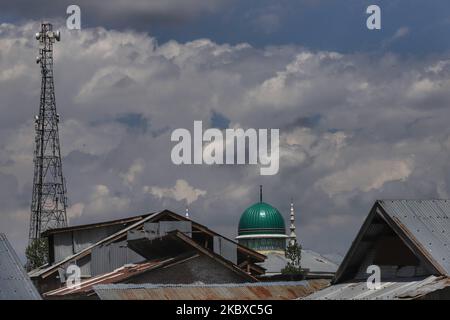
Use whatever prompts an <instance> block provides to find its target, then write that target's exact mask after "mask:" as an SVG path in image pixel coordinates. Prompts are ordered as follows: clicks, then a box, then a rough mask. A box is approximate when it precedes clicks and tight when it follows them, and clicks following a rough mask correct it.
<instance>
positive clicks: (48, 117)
mask: <svg viewBox="0 0 450 320" xmlns="http://www.w3.org/2000/svg"><path fill="white" fill-rule="evenodd" d="M36 39H37V40H38V41H39V56H38V57H37V58H36V62H37V63H38V64H40V67H41V75H42V80H41V98H40V106H39V115H38V116H36V117H35V130H36V141H35V143H36V145H35V151H34V178H33V196H32V201H31V218H30V234H29V241H30V242H31V241H32V240H33V239H37V238H40V237H41V232H44V231H45V230H48V229H51V228H59V227H66V226H67V215H66V206H67V198H66V184H65V180H64V176H63V174H62V165H61V152H60V146H59V133H58V122H59V115H58V114H57V113H56V104H55V88H54V83H53V44H54V43H55V41H60V33H59V31H56V32H55V31H53V27H52V25H51V24H50V23H42V24H41V31H40V32H38V33H36Z"/></svg>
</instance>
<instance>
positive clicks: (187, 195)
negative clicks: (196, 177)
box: [143, 179, 206, 204]
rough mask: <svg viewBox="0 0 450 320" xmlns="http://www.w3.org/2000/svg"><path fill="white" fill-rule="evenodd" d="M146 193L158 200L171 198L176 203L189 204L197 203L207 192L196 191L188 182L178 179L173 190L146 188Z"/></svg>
mask: <svg viewBox="0 0 450 320" xmlns="http://www.w3.org/2000/svg"><path fill="white" fill-rule="evenodd" d="M143 190H144V192H148V193H150V194H151V195H153V196H155V197H157V198H160V199H161V198H171V199H174V200H176V201H181V200H185V201H186V203H187V204H191V203H193V202H194V201H196V200H197V199H198V198H199V197H200V196H205V195H206V190H201V189H196V188H194V187H192V186H191V185H189V183H188V182H187V181H186V180H182V179H178V180H177V181H176V183H175V186H173V187H172V188H161V187H155V186H152V187H149V186H145V187H144V189H143Z"/></svg>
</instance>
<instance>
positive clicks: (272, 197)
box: [0, 0, 450, 257]
mask: <svg viewBox="0 0 450 320" xmlns="http://www.w3.org/2000/svg"><path fill="white" fill-rule="evenodd" d="M68 4H72V1H70V2H69V1H58V2H57V4H56V3H53V2H51V1H39V2H36V1H34V2H31V1H23V0H18V1H4V0H1V1H0V5H1V8H2V11H1V13H0V23H1V24H0V97H1V102H0V111H1V117H0V232H4V233H6V234H7V236H8V237H9V239H10V240H11V241H12V243H13V245H14V247H15V248H16V250H17V251H18V252H19V254H20V255H21V256H22V257H23V251H24V248H25V246H26V244H27V241H28V240H27V236H28V223H29V215H30V201H31V190H32V176H33V163H32V160H33V159H32V156H33V147H34V145H33V143H34V125H33V117H34V115H35V114H36V113H37V112H38V107H39V89H40V71H39V67H38V65H36V63H35V56H36V54H37V51H38V47H37V42H36V41H35V39H34V33H35V32H36V31H37V30H38V24H39V21H41V20H42V19H44V18H45V19H48V20H50V21H51V22H53V23H54V25H55V27H57V28H60V29H61V32H62V41H61V42H60V43H57V45H56V46H55V81H56V101H57V108H58V112H59V113H60V115H61V125H60V136H61V147H62V153H63V171H64V174H65V176H66V179H67V187H68V198H69V205H70V208H69V210H68V215H69V222H70V224H71V225H74V224H80V223H90V222H97V221H102V220H107V219H114V218H119V217H125V216H132V215H137V214H141V213H145V212H153V211H157V210H160V209H163V208H169V209H172V210H174V211H176V212H179V213H183V212H184V208H185V206H186V204H188V205H189V207H190V213H191V217H192V218H193V219H195V220H198V221H199V222H201V223H203V224H205V225H208V226H210V227H211V228H213V229H215V230H217V231H219V232H222V233H223V234H225V235H227V236H230V237H234V236H235V235H236V233H237V230H236V228H237V223H238V220H239V217H240V214H241V212H242V211H243V210H244V209H245V208H246V207H247V206H249V205H250V204H252V203H254V202H256V201H257V200H258V185H259V184H263V185H264V200H265V201H267V202H269V203H271V204H272V205H274V206H275V207H277V208H278V209H279V210H280V211H281V212H282V213H283V214H284V216H285V217H288V210H289V201H290V199H291V198H293V199H294V202H295V207H296V212H297V234H298V236H299V238H300V239H301V242H302V244H303V245H304V247H306V248H310V249H313V250H316V251H319V252H321V253H339V254H344V253H345V252H346V250H347V248H348V246H349V245H350V243H351V241H352V240H353V238H354V236H355V234H356V232H357V231H358V229H359V227H360V225H361V223H362V221H363V219H364V218H365V216H366V215H367V213H368V212H369V210H370V208H371V206H372V205H373V203H374V201H375V200H376V199H380V198H390V199H392V198H448V197H449V192H450V175H449V170H450V161H449V160H450V159H449V158H450V157H449V154H450V126H449V125H448V119H449V118H450V110H449V108H448V102H449V101H450V100H449V99H450V59H449V49H450V40H449V39H450V15H449V12H450V3H448V1H445V0H442V1H441V0H434V1H433V2H432V4H431V3H430V1H419V0H390V1H361V0H345V1H344V0H342V1H337V0H336V1H331V0H329V1H327V0H300V1H299V0H282V1H268V0H249V1H245V2H244V1H234V0H209V1H202V0H152V1H144V0H137V1H133V2H130V1H124V0H112V1H108V5H104V2H103V1H92V0H91V1H85V0H79V1H78V2H77V4H78V5H79V6H80V7H81V10H82V30H80V31H74V30H67V29H66V28H65V18H66V14H65V11H66V8H67V5H68ZM370 4H379V5H380V6H381V8H382V30H380V31H369V30H368V29H367V28H366V18H367V15H366V13H365V11H366V8H367V6H368V5H370ZM195 120H202V121H203V123H204V126H206V127H216V128H220V129H224V128H234V127H242V128H279V129H280V152H281V159H280V171H279V173H278V174H277V175H275V176H265V177H263V176H261V175H260V174H259V168H258V167H255V166H244V165H241V166H175V165H173V164H172V162H171V160H170V152H171V149H172V147H173V145H174V144H173V143H172V142H170V134H171V132H172V131H173V130H174V129H176V128H187V129H189V130H192V128H193V122H194V121H195Z"/></svg>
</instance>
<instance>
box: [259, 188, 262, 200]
mask: <svg viewBox="0 0 450 320" xmlns="http://www.w3.org/2000/svg"><path fill="white" fill-rule="evenodd" d="M259 202H262V184H260V185H259Z"/></svg>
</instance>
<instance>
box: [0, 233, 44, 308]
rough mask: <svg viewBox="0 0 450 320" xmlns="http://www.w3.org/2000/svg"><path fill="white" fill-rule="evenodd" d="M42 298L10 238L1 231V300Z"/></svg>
mask: <svg viewBox="0 0 450 320" xmlns="http://www.w3.org/2000/svg"><path fill="white" fill-rule="evenodd" d="M22 299H24V300H41V296H40V295H39V293H38V292H37V290H36V288H35V287H34V285H33V283H32V282H31V280H30V278H29V277H28V275H27V273H26V272H25V270H24V269H23V267H22V264H21V262H20V259H19V257H18V256H17V254H16V252H15V251H14V249H13V248H12V246H11V244H10V243H9V241H8V239H7V238H6V236H5V235H4V234H3V233H0V300H22Z"/></svg>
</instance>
